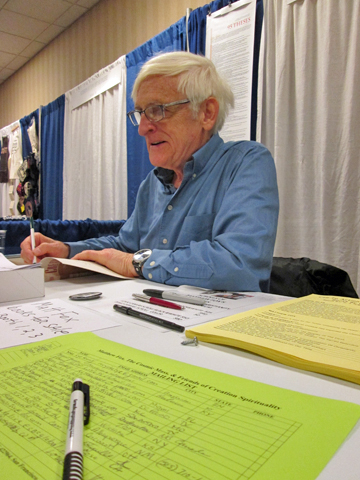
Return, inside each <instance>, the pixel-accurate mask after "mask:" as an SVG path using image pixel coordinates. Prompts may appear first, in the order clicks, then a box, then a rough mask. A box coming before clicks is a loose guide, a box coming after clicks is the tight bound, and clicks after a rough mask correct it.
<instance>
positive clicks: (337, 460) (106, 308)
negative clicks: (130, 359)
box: [3, 275, 360, 480]
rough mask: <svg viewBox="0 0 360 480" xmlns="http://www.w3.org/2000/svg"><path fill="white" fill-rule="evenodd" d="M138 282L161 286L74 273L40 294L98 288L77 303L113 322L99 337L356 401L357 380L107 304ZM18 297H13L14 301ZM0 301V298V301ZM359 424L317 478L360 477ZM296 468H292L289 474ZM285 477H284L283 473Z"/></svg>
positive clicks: (139, 286) (359, 394)
mask: <svg viewBox="0 0 360 480" xmlns="http://www.w3.org/2000/svg"><path fill="white" fill-rule="evenodd" d="M144 288H161V285H158V284H154V283H153V282H148V281H146V280H130V281H117V280H113V279H111V280H110V279H109V277H106V276H102V275H93V276H91V277H80V278H74V279H69V280H61V281H54V282H48V283H46V284H45V299H54V298H60V299H67V298H68V296H69V295H70V294H73V293H80V292H87V291H101V292H102V293H103V295H102V297H101V298H100V299H97V300H89V301H86V302H82V303H81V305H83V306H86V307H87V308H91V309H94V310H97V311H99V312H102V313H104V312H106V313H107V314H108V315H110V316H111V317H112V319H114V320H116V321H117V322H118V323H119V326H116V327H112V328H107V329H103V330H98V331H96V332H95V333H96V334H97V335H99V336H100V337H102V338H105V339H108V340H112V341H116V342H119V343H122V344H124V345H127V346H130V347H133V348H137V349H139V350H143V351H146V352H149V353H153V354H156V355H161V356H164V357H167V358H171V359H174V360H178V361H181V362H185V363H189V364H192V365H196V366H200V367H204V368H208V369H211V370H216V371H219V372H223V373H227V374H231V375H235V376H239V377H242V378H247V379H250V380H254V381H257V382H262V383H265V384H269V385H274V386H277V387H282V388H286V389H289V390H294V391H298V392H302V393H307V394H311V395H317V396H320V397H326V398H332V399H336V400H345V401H349V402H353V403H357V404H359V405H360V386H359V385H355V384H352V383H349V382H346V381H342V380H340V379H336V378H331V377H326V376H324V375H320V374H316V373H311V372H305V371H302V370H297V369H294V368H291V367H287V366H284V365H281V364H277V363H275V362H272V361H271V360H267V359H265V358H262V357H259V356H256V355H253V354H251V353H248V352H245V351H241V350H237V349H233V348H229V347H223V346H219V345H213V344H205V343H201V344H199V345H198V346H196V347H195V346H184V345H181V342H182V341H183V340H184V339H185V334H184V333H178V332H174V331H171V330H164V329H162V328H159V327H157V326H155V325H152V324H148V323H147V322H142V321H140V320H136V319H133V318H132V317H128V316H125V315H122V314H119V313H117V312H115V311H113V309H112V304H113V303H114V301H116V300H118V299H119V298H120V297H124V296H127V295H128V296H129V297H131V294H132V293H141V291H142V290H143V289H144ZM258 296H259V298H264V297H265V298H266V299H267V300H268V302H269V303H275V302H278V301H283V300H284V299H286V298H285V297H280V296H277V295H267V294H258ZM16 303H19V302H16ZM3 305H4V304H3ZM359 452H360V424H358V425H357V426H356V427H355V429H354V430H353V431H352V433H351V435H350V436H349V438H347V440H346V441H345V442H344V443H343V445H342V447H341V448H340V449H339V451H338V452H337V453H336V455H335V456H334V457H333V458H332V460H331V461H330V462H329V464H328V465H327V466H326V468H325V469H324V470H323V471H322V473H321V474H320V476H319V477H318V480H339V479H342V480H359V478H360V455H359ZM295 479H296V474H295V473H294V480H295ZM289 480H290V479H289Z"/></svg>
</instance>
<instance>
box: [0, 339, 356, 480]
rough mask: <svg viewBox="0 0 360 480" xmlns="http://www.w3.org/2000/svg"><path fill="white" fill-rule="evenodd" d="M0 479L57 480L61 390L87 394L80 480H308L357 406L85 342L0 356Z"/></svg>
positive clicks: (54, 343) (62, 433)
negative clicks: (77, 384) (79, 386)
mask: <svg viewBox="0 0 360 480" xmlns="http://www.w3.org/2000/svg"><path fill="white" fill-rule="evenodd" d="M0 373H1V379H2V381H1V386H0V395H1V401H0V424H1V427H0V464H1V472H2V473H1V474H2V477H3V478H16V480H28V479H29V478H31V479H37V480H49V479H60V478H61V474H62V464H63V455H64V447H65V438H66V426H67V417H68V405H69V396H70V390H71V385H72V382H73V380H74V379H75V378H77V377H80V378H82V380H83V381H84V382H86V383H88V384H89V385H90V397H91V417H90V423H89V425H88V426H87V427H85V430H84V471H85V473H84V480H115V479H116V480H118V479H135V478H137V479H147V480H151V479H152V480H153V479H155V478H156V479H160V480H162V479H164V480H179V479H181V478H186V479H188V480H206V479H209V480H210V479H213V480H218V479H219V478H221V479H233V480H238V479H252V480H265V479H266V480H269V478H276V479H277V480H289V478H293V476H294V472H296V478H297V480H305V479H306V480H310V479H315V478H316V477H317V476H318V474H319V473H320V471H321V470H322V469H323V468H324V466H325V464H326V463H327V462H328V461H329V459H330V458H331V456H332V455H333V454H334V453H335V451H336V450H337V448H338V447H339V446H340V444H341V443H342V442H343V441H344V440H345V438H346V436H347V435H348V433H349V432H350V430H351V429H352V427H353V426H354V425H355V423H356V421H357V419H358V418H359V416H360V406H358V405H354V404H350V403H346V402H340V401H334V400H327V399H321V398H317V397H312V396H310V395H303V394H299V393H296V392H291V391H287V390H283V389H280V388H276V387H271V386H267V385H262V384H259V383H256V382H251V381H249V380H244V379H240V378H237V377H232V376H230V375H225V374H221V373H218V372H214V371H209V370H206V369H202V368H198V367H193V366H191V365H188V364H183V363H180V362H176V361H173V360H168V359H165V358H162V357H158V356H156V355H151V354H148V353H144V352H141V351H138V350H134V349H132V348H129V347H125V346H123V345H119V344H116V343H113V342H110V341H107V340H104V339H101V338H98V337H96V336H95V335H93V334H91V333H82V334H75V335H67V336H60V337H58V338H56V339H53V340H47V341H44V342H40V343H37V344H33V345H26V346H20V347H14V348H11V349H7V350H3V351H0Z"/></svg>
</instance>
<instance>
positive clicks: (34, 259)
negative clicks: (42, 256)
mask: <svg viewBox="0 0 360 480" xmlns="http://www.w3.org/2000/svg"><path fill="white" fill-rule="evenodd" d="M30 239H31V250H34V248H35V247H36V245H35V229H34V219H33V217H31V218H30ZM33 263H36V257H35V255H34V258H33Z"/></svg>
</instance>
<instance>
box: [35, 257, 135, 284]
mask: <svg viewBox="0 0 360 480" xmlns="http://www.w3.org/2000/svg"><path fill="white" fill-rule="evenodd" d="M40 265H41V266H42V267H43V268H44V270H45V272H44V276H45V282H50V281H52V280H62V279H65V278H74V277H83V276H86V275H93V274H94V273H102V274H103V275H108V276H110V277H114V278H118V279H122V280H130V279H133V278H132V277H124V276H123V275H120V274H119V273H116V272H113V271H112V270H110V269H109V268H107V267H104V266H103V265H100V264H98V263H95V262H89V261H87V260H72V259H68V258H55V257H47V258H43V259H42V260H41V262H40Z"/></svg>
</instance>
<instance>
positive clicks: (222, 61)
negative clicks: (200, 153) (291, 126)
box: [206, 0, 256, 141]
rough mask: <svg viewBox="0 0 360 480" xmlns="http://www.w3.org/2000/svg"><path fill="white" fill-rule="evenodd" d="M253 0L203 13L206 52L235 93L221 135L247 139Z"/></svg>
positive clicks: (252, 50) (226, 137)
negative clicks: (205, 15) (233, 101)
mask: <svg viewBox="0 0 360 480" xmlns="http://www.w3.org/2000/svg"><path fill="white" fill-rule="evenodd" d="M255 13H256V0H246V1H245V0H241V1H239V2H235V3H232V4H231V5H230V6H227V7H224V8H222V9H220V10H218V11H217V12H215V13H212V14H211V15H210V16H208V17H207V23H206V56H207V57H208V58H210V59H211V60H212V61H213V63H214V64H215V66H216V68H217V70H218V71H219V72H220V73H221V74H222V76H223V77H224V78H226V79H227V81H228V82H229V84H230V86H231V88H232V91H233V93H234V95H235V108H234V109H233V110H232V111H231V112H230V114H229V116H228V117H227V120H226V122H225V125H224V127H223V128H222V130H221V137H222V138H223V140H224V141H229V140H250V121H251V91H252V72H253V57H254V35H255Z"/></svg>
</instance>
